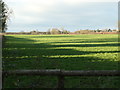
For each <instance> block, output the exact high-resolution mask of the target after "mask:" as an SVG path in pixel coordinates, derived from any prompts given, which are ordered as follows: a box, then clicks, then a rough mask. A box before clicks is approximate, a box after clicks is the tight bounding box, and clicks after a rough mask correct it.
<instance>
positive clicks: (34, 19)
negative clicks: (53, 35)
mask: <svg viewBox="0 0 120 90" xmlns="http://www.w3.org/2000/svg"><path fill="white" fill-rule="evenodd" d="M4 1H5V2H6V4H7V5H8V7H9V8H10V9H12V11H13V13H12V15H11V20H10V21H9V22H8V30H7V32H21V31H32V30H38V31H47V30H48V29H49V28H64V29H66V30H68V31H71V32H74V31H76V30H83V29H109V28H111V29H117V24H118V23H117V22H118V0H89V1H88V0H4Z"/></svg>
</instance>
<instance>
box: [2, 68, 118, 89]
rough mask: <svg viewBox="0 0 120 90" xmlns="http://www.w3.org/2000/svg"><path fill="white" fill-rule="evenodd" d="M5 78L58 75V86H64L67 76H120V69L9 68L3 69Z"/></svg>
mask: <svg viewBox="0 0 120 90" xmlns="http://www.w3.org/2000/svg"><path fill="white" fill-rule="evenodd" d="M2 75H3V80H4V78H5V77H7V76H9V75H18V76H24V75H27V76H35V75H36V76H57V77H58V84H57V85H58V86H57V87H58V88H64V79H65V78H64V77H67V76H120V70H86V71H84V70H73V71H66V70H61V69H55V70H54V69H53V70H9V71H3V72H2Z"/></svg>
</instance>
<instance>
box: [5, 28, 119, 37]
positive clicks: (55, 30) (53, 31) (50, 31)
mask: <svg viewBox="0 0 120 90" xmlns="http://www.w3.org/2000/svg"><path fill="white" fill-rule="evenodd" d="M117 32H119V31H117V30H116V29H113V30H112V29H104V30H100V29H97V30H88V29H87V30H77V31H75V32H70V31H68V30H65V29H58V28H52V29H48V30H47V31H46V32H40V31H38V30H32V31H30V32H25V31H21V32H18V33H6V34H26V35H44V34H45V35H51V34H96V33H98V34H104V33H107V34H109V33H117Z"/></svg>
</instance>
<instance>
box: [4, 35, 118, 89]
mask: <svg viewBox="0 0 120 90" xmlns="http://www.w3.org/2000/svg"><path fill="white" fill-rule="evenodd" d="M6 38H7V42H6V45H5V47H4V48H3V69H4V70H21V69H64V70H118V62H119V61H118V54H119V51H118V35H8V36H6ZM65 80H66V81H65V87H67V88H79V87H81V88H87V87H88V88H112V87H113V88H116V87H118V86H119V85H118V77H66V79H65ZM9 82H11V83H9ZM56 86H57V77H47V76H46V77H38V76H35V77H27V76H22V77H16V76H9V77H7V78H6V79H5V82H4V87H43V88H44V87H47V88H48V87H56Z"/></svg>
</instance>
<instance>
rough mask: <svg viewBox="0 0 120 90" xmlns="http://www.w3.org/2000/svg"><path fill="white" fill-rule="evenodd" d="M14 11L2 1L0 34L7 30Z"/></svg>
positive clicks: (0, 7) (0, 2) (0, 5)
mask: <svg viewBox="0 0 120 90" xmlns="http://www.w3.org/2000/svg"><path fill="white" fill-rule="evenodd" d="M11 13H12V10H10V9H9V8H8V6H7V5H6V4H5V2H4V1H3V0H0V32H1V33H4V32H5V31H6V30H7V22H8V20H10V14H11Z"/></svg>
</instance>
